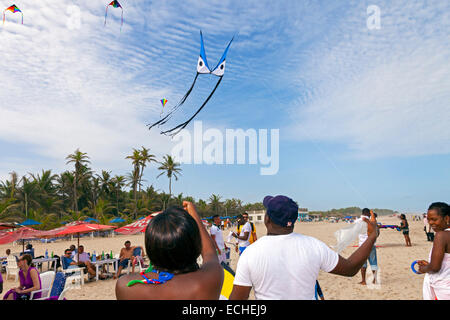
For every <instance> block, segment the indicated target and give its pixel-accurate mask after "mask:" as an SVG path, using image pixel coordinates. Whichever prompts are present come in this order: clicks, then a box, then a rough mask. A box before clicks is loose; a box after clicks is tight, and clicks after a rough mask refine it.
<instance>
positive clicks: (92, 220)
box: [84, 218, 99, 223]
mask: <svg viewBox="0 0 450 320" xmlns="http://www.w3.org/2000/svg"><path fill="white" fill-rule="evenodd" d="M84 221H86V222H97V223H98V222H99V221H98V220H97V219H94V218H87V219H84Z"/></svg>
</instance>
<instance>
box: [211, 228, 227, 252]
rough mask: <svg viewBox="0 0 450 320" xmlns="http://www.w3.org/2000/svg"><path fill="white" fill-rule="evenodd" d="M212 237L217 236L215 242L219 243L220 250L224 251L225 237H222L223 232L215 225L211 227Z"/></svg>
mask: <svg viewBox="0 0 450 320" xmlns="http://www.w3.org/2000/svg"><path fill="white" fill-rule="evenodd" d="M210 232H211V235H212V236H215V240H216V243H217V247H218V248H219V249H220V251H222V249H224V248H225V243H224V242H223V235H222V231H220V229H219V227H218V226H216V225H215V224H213V225H212V226H211V230H210Z"/></svg>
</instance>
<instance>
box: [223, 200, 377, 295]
mask: <svg viewBox="0 0 450 320" xmlns="http://www.w3.org/2000/svg"><path fill="white" fill-rule="evenodd" d="M263 204H264V206H265V208H266V215H265V217H264V224H265V226H266V228H267V235H266V236H264V237H261V238H260V239H259V240H258V241H256V242H255V243H253V244H252V245H251V246H249V247H248V248H247V249H246V250H245V251H244V252H243V253H242V255H241V256H240V258H239V261H238V264H237V269H236V276H235V278H234V286H233V291H232V292H231V295H230V300H247V299H248V297H249V294H250V291H251V289H252V288H253V289H254V292H255V298H256V299H258V300H259V299H269V300H315V294H316V290H315V288H316V281H317V277H318V275H319V271H320V270H323V271H325V272H330V273H333V274H337V275H342V276H347V277H352V276H354V275H355V274H357V273H358V271H359V269H360V268H361V266H362V265H363V263H364V262H365V261H366V260H367V258H368V257H369V254H370V252H371V250H372V247H373V246H374V244H375V240H376V238H377V236H378V232H377V231H378V230H377V224H376V219H375V216H374V215H373V213H372V215H371V218H370V221H369V222H368V236H367V240H366V241H365V242H364V243H363V244H362V245H361V247H359V248H358V249H357V250H356V251H355V252H354V253H353V254H352V255H351V256H350V257H349V258H348V259H345V258H343V257H341V256H340V255H339V254H338V253H336V252H335V251H333V250H331V249H330V248H329V247H328V246H327V245H326V244H325V243H323V242H322V241H320V240H318V239H316V238H313V237H310V236H305V235H302V234H298V233H295V232H294V224H295V222H296V221H297V218H298V205H297V204H296V203H295V202H294V201H293V200H292V199H290V198H288V197H285V196H276V197H271V196H267V197H265V198H264V200H263Z"/></svg>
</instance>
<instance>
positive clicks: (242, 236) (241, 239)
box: [232, 214, 252, 255]
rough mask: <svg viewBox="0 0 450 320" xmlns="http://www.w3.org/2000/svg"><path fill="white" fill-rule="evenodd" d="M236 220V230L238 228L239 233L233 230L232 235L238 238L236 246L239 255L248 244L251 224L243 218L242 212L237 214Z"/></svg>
mask: <svg viewBox="0 0 450 320" xmlns="http://www.w3.org/2000/svg"><path fill="white" fill-rule="evenodd" d="M237 222H238V230H240V231H239V234H237V233H235V232H233V233H232V236H233V237H235V238H236V239H237V240H238V246H237V247H236V248H239V255H241V254H242V252H244V250H245V249H247V247H248V246H249V245H250V241H249V238H250V234H251V233H252V226H251V225H250V222H248V221H246V220H245V219H244V216H243V215H242V214H240V215H239V216H238V218H237Z"/></svg>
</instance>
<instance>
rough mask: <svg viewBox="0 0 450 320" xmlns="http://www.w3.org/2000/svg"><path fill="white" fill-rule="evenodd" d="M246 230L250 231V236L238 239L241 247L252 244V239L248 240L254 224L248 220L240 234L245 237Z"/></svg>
mask: <svg viewBox="0 0 450 320" xmlns="http://www.w3.org/2000/svg"><path fill="white" fill-rule="evenodd" d="M246 232H248V238H247V240H241V239H238V243H239V247H248V246H249V245H250V241H248V239H249V238H250V235H251V233H252V226H251V224H250V222H248V221H247V222H246V223H245V224H244V225H243V226H242V228H241V233H239V236H240V237H243V236H244V235H245V233H246Z"/></svg>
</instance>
